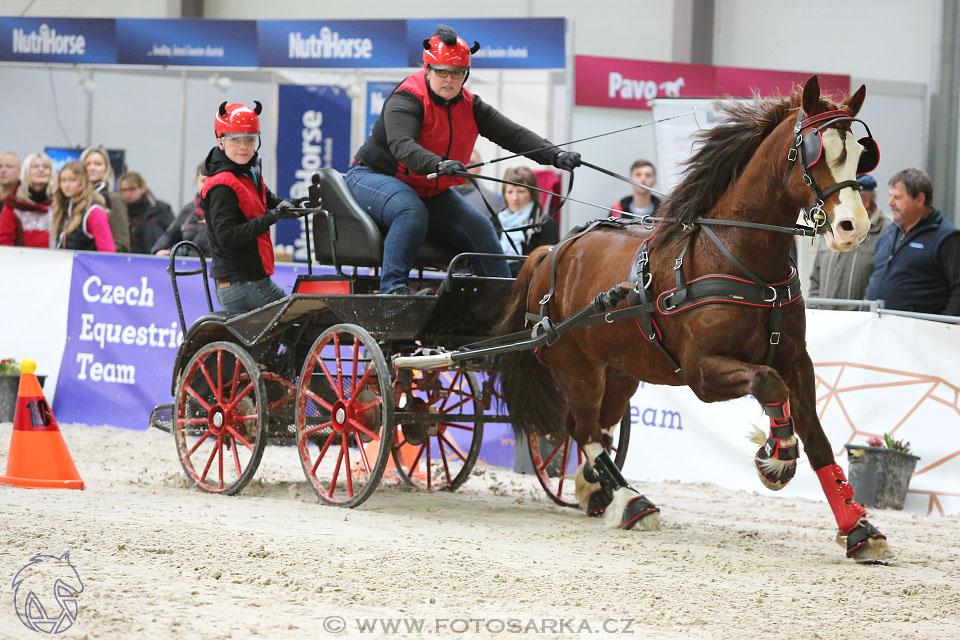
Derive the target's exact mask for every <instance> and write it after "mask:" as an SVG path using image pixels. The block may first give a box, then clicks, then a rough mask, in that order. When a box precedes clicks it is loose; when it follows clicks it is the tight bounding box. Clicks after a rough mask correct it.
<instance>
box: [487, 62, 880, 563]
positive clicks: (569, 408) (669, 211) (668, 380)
mask: <svg viewBox="0 0 960 640" xmlns="http://www.w3.org/2000/svg"><path fill="white" fill-rule="evenodd" d="M865 95H866V89H865V87H863V86H861V87H860V89H859V90H858V91H857V92H856V93H855V94H854V95H853V96H851V97H849V98H848V99H846V100H844V101H843V102H842V103H839V104H837V103H834V102H833V101H831V100H829V99H827V98H825V97H821V96H820V88H819V84H818V83H817V79H816V77H815V76H814V77H813V78H811V79H809V80H808V81H807V82H806V84H805V86H804V89H803V91H802V93H794V94H793V95H791V96H790V97H788V98H785V99H765V100H756V101H754V102H752V103H749V104H744V103H731V104H728V105H725V107H724V109H725V112H726V115H727V120H726V121H725V122H723V123H721V124H720V125H718V126H717V127H715V128H714V129H711V130H709V131H706V132H704V133H702V134H701V140H700V146H699V148H698V150H697V151H696V152H695V153H694V155H693V157H692V158H691V160H690V161H689V162H688V165H687V170H686V173H685V177H684V179H683V181H682V182H681V183H680V184H679V185H678V186H677V188H676V189H675V190H674V191H673V193H672V194H671V195H670V196H669V197H668V198H667V199H666V200H665V202H664V204H663V207H662V208H661V209H660V215H661V216H662V218H664V219H665V220H664V219H660V220H659V221H658V222H657V223H656V225H655V227H654V228H653V229H650V228H649V227H652V226H653V225H652V224H650V225H646V226H647V227H648V228H646V229H645V228H644V225H626V226H621V227H620V228H616V227H615V226H613V225H599V226H596V227H595V228H593V229H591V230H589V232H587V233H583V234H582V235H580V236H579V237H577V238H576V239H575V240H569V239H568V240H566V241H564V242H562V243H561V244H559V245H557V246H556V247H553V248H548V247H541V248H539V249H537V250H535V251H534V252H533V253H532V254H531V256H530V257H529V259H528V260H527V262H526V263H525V264H524V266H523V269H522V270H521V272H520V274H519V277H518V278H517V282H516V284H515V286H514V289H513V290H512V293H511V297H510V299H509V301H508V304H507V307H506V310H505V312H504V315H503V317H502V319H501V323H500V325H499V329H500V331H501V332H502V333H506V332H510V331H518V330H522V329H523V327H524V326H525V325H526V324H527V323H528V321H529V319H530V318H534V319H542V318H543V317H544V316H545V317H548V318H549V319H551V321H552V323H553V324H554V325H555V324H556V322H557V321H559V320H561V319H564V318H568V317H570V316H571V315H572V314H574V313H576V312H577V311H579V310H581V309H583V308H584V307H585V306H586V305H588V304H590V303H591V301H592V300H593V299H594V297H595V296H596V295H597V294H598V293H600V292H602V291H606V290H607V289H610V288H611V287H615V286H616V285H617V283H620V282H621V281H625V280H628V278H629V276H628V274H631V275H632V276H633V277H632V278H629V279H630V281H631V282H636V281H639V284H636V285H634V289H635V291H634V293H633V294H632V295H631V298H630V299H628V300H627V301H624V302H621V303H619V305H618V307H617V309H618V310H620V309H624V308H625V307H626V306H627V305H633V309H634V310H635V311H636V313H631V312H624V313H621V314H620V316H619V317H623V316H624V315H627V316H632V319H631V321H629V322H600V323H594V324H591V325H589V326H584V327H581V328H576V329H573V330H572V331H569V332H568V333H565V334H563V335H562V337H560V338H559V339H558V340H556V341H555V342H551V344H550V346H548V347H545V348H542V349H539V350H537V351H536V352H530V351H518V352H511V353H507V354H503V355H500V356H498V357H497V358H496V361H495V365H494V369H495V374H496V375H497V376H498V378H499V380H500V385H501V391H502V393H503V397H504V400H505V401H506V403H507V406H508V408H509V410H510V414H511V416H512V419H513V421H514V425H515V427H516V428H517V429H518V430H520V431H523V432H527V433H539V434H542V435H545V436H547V437H548V438H551V439H557V438H558V437H566V436H567V435H568V434H569V435H572V436H573V438H574V439H575V440H576V441H577V442H578V443H579V444H580V446H581V449H582V450H583V451H584V452H585V453H586V460H587V462H586V463H585V464H584V466H582V467H581V468H580V469H579V470H578V473H577V497H578V499H579V501H580V504H581V506H582V507H584V508H585V509H586V510H587V512H588V513H589V514H591V515H596V514H599V513H604V512H605V519H607V521H608V523H609V524H610V525H611V526H619V527H622V528H627V529H629V528H634V527H636V528H638V529H656V528H658V518H659V513H658V512H659V510H658V509H657V508H656V507H655V506H654V505H653V503H652V502H650V501H649V500H648V499H647V498H645V497H644V496H642V495H640V494H639V493H638V492H637V491H636V490H634V489H633V488H632V487H630V486H629V484H627V482H626V481H625V480H624V479H623V477H622V475H620V473H619V469H618V468H617V467H616V465H614V464H613V463H612V462H611V460H610V457H609V455H608V450H609V446H610V438H611V434H612V431H613V427H614V426H615V425H617V424H619V422H620V419H621V417H622V416H623V414H624V411H625V409H626V408H627V407H628V403H629V401H630V398H631V397H632V396H633V394H634V392H635V391H636V389H637V386H638V384H639V382H640V381H641V380H642V381H646V382H649V383H653V384H664V385H688V386H689V387H690V388H691V389H693V391H694V392H695V393H696V394H697V396H698V397H699V398H700V399H701V400H702V401H704V402H718V401H721V400H729V399H732V398H738V397H741V396H744V395H747V394H752V395H753V396H754V397H756V398H757V399H758V400H759V401H760V403H761V406H762V408H763V410H764V412H765V413H766V414H767V416H768V417H769V418H770V435H769V437H768V438H764V437H763V434H762V433H761V434H760V442H759V444H762V445H763V446H762V447H761V448H760V449H759V450H758V451H757V454H756V456H755V463H756V467H757V471H758V473H759V475H760V478H761V481H762V482H763V483H764V484H765V485H766V486H767V487H769V488H771V489H774V490H777V489H780V488H782V487H783V486H784V485H785V484H786V483H787V482H789V481H790V479H791V478H792V477H793V474H794V472H795V469H796V458H797V455H798V449H799V444H798V443H797V436H799V438H800V441H801V442H802V443H803V446H804V447H805V449H806V453H807V457H808V458H809V460H810V464H811V466H812V467H813V469H814V470H815V471H816V473H817V476H818V477H819V479H820V482H821V485H822V486H823V489H824V493H825V495H826V497H827V501H828V502H829V504H830V507H831V509H832V510H833V513H834V516H835V517H836V520H837V523H838V525H839V528H840V534H839V535H840V536H844V537H846V544H847V555H848V556H849V557H852V558H854V559H856V560H875V559H879V558H883V557H886V556H887V555H889V553H888V550H887V544H886V539H885V537H884V536H883V535H882V534H881V533H880V532H879V531H877V530H876V529H875V528H874V527H873V526H872V525H870V523H869V522H867V520H866V519H865V515H866V512H865V511H864V509H863V508H862V507H861V506H860V505H859V504H858V503H856V502H854V501H853V491H852V489H851V488H850V486H849V484H848V483H847V481H846V479H845V478H844V474H843V470H842V469H841V468H840V467H839V466H838V465H836V464H835V462H834V458H833V453H832V448H831V446H830V443H829V442H828V441H827V438H826V436H825V434H824V432H823V428H822V427H821V425H820V421H819V419H818V417H817V413H816V408H815V404H816V398H815V394H814V372H813V365H812V363H811V361H810V357H809V355H808V354H807V349H806V342H805V331H806V326H805V318H804V305H803V299H802V297H801V296H800V292H799V278H798V277H797V275H796V270H795V269H794V268H793V267H792V260H791V258H790V257H789V256H790V248H791V243H792V242H793V236H792V235H790V234H789V233H784V231H792V230H793V228H794V224H795V223H796V220H797V216H798V213H799V212H800V211H801V210H804V211H807V212H810V213H811V215H812V220H813V221H814V224H815V225H816V226H819V227H820V231H821V232H825V233H826V235H827V241H828V243H829V244H830V245H831V246H832V247H833V248H835V249H837V250H849V249H852V248H854V247H856V246H857V243H858V242H859V241H861V240H862V239H863V238H864V237H865V235H866V233H867V230H868V227H869V222H868V217H867V212H866V211H865V210H864V208H863V205H862V204H861V200H860V197H859V194H858V193H857V191H856V189H857V188H858V187H857V185H856V181H855V179H856V175H857V173H861V172H863V171H870V170H872V168H873V167H874V166H875V165H876V163H875V159H876V158H875V156H877V154H878V152H877V149H876V146H875V143H874V142H873V140H872V138H869V137H868V138H863V139H861V140H860V141H859V143H858V140H857V139H856V138H855V137H854V136H853V134H852V131H851V126H852V124H853V122H854V121H855V120H854V119H855V116H856V115H857V112H858V111H859V110H860V107H861V105H862V103H863V99H864V96H865ZM857 122H859V121H857ZM868 132H869V130H868ZM861 143H862V144H861ZM868 156H870V157H869V158H868ZM871 160H873V162H871ZM710 220H715V221H716V220H721V221H736V222H745V223H747V225H746V226H731V225H721V224H717V223H713V224H710V223H709V221H710ZM756 223H759V224H760V225H775V226H778V227H780V229H779V230H777V229H771V228H769V227H760V226H758V225H757V224H756ZM788 228H789V229H788ZM554 254H556V255H554ZM551 263H555V264H551ZM631 267H633V269H631ZM704 276H707V277H704ZM688 283H689V285H688ZM625 284H626V283H625ZM694 285H696V286H697V287H700V288H699V289H696V287H695V286H694ZM688 287H689V288H688ZM638 294H639V295H638ZM544 298H546V300H544ZM541 303H544V304H541ZM644 309H647V310H648V313H647V314H646V315H644V314H643V313H642V311H643V310H644ZM681 311H682V313H681ZM531 314H532V315H531ZM615 317H616V316H609V317H608V319H614V318H615ZM638 328H640V329H641V331H637V329H638ZM678 459H679V456H678ZM678 464H680V463H679V462H678Z"/></svg>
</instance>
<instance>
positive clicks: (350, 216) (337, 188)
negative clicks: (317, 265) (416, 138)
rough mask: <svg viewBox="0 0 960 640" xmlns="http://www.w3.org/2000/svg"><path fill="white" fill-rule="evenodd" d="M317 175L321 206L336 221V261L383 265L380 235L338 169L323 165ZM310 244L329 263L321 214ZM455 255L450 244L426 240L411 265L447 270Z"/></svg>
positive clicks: (327, 233) (327, 238)
mask: <svg viewBox="0 0 960 640" xmlns="http://www.w3.org/2000/svg"><path fill="white" fill-rule="evenodd" d="M318 173H319V174H320V187H321V191H320V194H321V198H322V202H321V206H322V207H323V208H324V209H325V210H326V211H329V212H330V213H331V215H332V216H333V218H334V220H335V221H336V230H337V243H336V245H337V246H336V251H337V261H338V262H339V263H340V264H347V265H351V266H356V267H379V266H381V265H382V264H383V234H382V233H381V231H380V228H379V227H378V226H377V223H376V222H374V221H373V218H371V217H370V215H369V214H368V213H367V212H366V211H364V209H363V207H361V206H360V203H358V202H357V201H356V200H355V199H354V197H353V194H352V193H350V189H348V188H347V183H346V182H345V181H344V179H343V176H342V175H341V174H340V172H339V171H337V170H335V169H332V168H329V167H324V168H322V169H320V170H319V171H318ZM313 247H314V251H315V252H316V255H317V260H318V261H319V262H321V263H323V264H332V263H333V256H332V255H331V253H330V229H329V226H328V225H327V224H326V223H325V221H324V220H323V218H322V217H321V216H314V219H313ZM455 255H456V252H455V251H453V250H452V249H450V248H449V247H446V246H443V245H440V244H438V243H435V242H431V241H429V240H428V241H427V242H425V243H424V244H423V245H421V246H420V249H419V250H418V251H417V257H416V258H415V259H414V267H417V268H421V267H434V268H437V269H446V267H447V265H449V264H450V261H451V260H452V259H453V257H454V256H455Z"/></svg>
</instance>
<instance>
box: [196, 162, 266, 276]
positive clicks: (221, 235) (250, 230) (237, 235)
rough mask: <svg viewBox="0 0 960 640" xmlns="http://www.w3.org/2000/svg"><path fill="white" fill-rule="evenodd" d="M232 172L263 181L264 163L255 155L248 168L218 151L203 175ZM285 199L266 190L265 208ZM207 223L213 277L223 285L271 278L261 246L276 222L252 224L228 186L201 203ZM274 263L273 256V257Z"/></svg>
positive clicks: (261, 219) (216, 188) (213, 190)
mask: <svg viewBox="0 0 960 640" xmlns="http://www.w3.org/2000/svg"><path fill="white" fill-rule="evenodd" d="M223 171H229V172H231V173H233V174H234V175H235V176H237V177H238V178H243V177H250V175H251V172H253V173H254V175H256V176H257V178H256V179H257V180H262V177H260V159H259V158H258V157H257V155H256V154H254V156H253V158H252V159H251V160H250V162H248V163H247V164H245V165H239V164H237V163H235V162H233V161H232V160H230V159H229V158H227V155H226V154H225V153H224V152H223V151H221V150H220V149H219V148H218V147H214V148H213V149H211V150H210V153H208V154H207V158H206V160H204V163H203V171H202V173H203V175H205V176H213V175H216V174H218V173H221V172H223ZM280 202H281V199H280V198H278V197H277V196H275V195H274V194H273V193H272V192H271V191H270V190H269V189H267V190H266V201H265V202H264V206H265V207H266V209H267V211H269V210H270V209H273V208H275V207H276V206H277V205H278V204H280ZM200 206H201V207H203V212H204V217H205V218H206V220H207V238H208V240H209V242H210V253H211V255H212V256H213V260H212V263H213V264H212V265H211V267H210V274H211V275H212V276H213V277H214V278H215V279H217V280H220V281H223V282H238V281H248V280H262V279H263V278H265V277H267V272H266V271H265V270H264V266H263V262H262V257H261V256H260V251H259V247H258V243H257V238H259V237H260V236H261V235H263V234H264V233H267V232H268V231H269V230H270V225H271V224H273V223H274V222H275V221H276V218H275V217H273V216H269V215H263V216H257V217H256V218H253V219H251V220H248V219H247V217H246V216H245V215H243V211H242V210H241V209H240V200H239V198H237V194H236V192H235V191H234V190H233V189H231V188H230V187H228V186H226V185H215V186H214V187H213V188H211V189H210V190H209V191H207V192H206V195H205V196H204V198H203V199H202V200H201V201H200ZM270 260H271V261H272V260H273V256H270Z"/></svg>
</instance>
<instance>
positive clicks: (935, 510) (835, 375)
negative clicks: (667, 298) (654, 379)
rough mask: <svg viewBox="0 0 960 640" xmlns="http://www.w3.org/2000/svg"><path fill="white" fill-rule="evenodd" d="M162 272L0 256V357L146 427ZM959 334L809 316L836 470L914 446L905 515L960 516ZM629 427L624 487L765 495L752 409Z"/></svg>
mask: <svg viewBox="0 0 960 640" xmlns="http://www.w3.org/2000/svg"><path fill="white" fill-rule="evenodd" d="M178 262H180V260H178ZM183 262H184V263H185V264H186V260H183ZM167 265H168V260H167V259H165V258H157V257H153V256H139V255H126V254H122V255H106V254H96V253H72V252H67V251H54V252H51V251H45V250H39V249H23V248H11V247H0V273H4V274H5V277H4V278H3V279H2V282H0V300H2V301H3V303H4V305H5V313H4V314H3V315H2V317H0V357H3V358H6V357H11V356H13V357H16V358H18V359H22V358H25V357H31V358H33V359H35V360H36V361H37V363H38V371H37V372H38V373H39V374H46V375H47V376H48V378H47V383H46V389H45V391H46V395H47V398H48V400H50V401H51V402H52V403H53V409H54V413H55V414H56V416H57V418H58V420H59V421H60V422H78V423H84V424H88V425H112V426H117V427H123V428H128V429H145V428H147V424H148V418H149V415H150V410H151V409H152V408H153V407H154V406H155V405H157V404H161V403H165V402H169V401H171V400H172V396H171V391H170V375H171V369H172V367H173V359H174V355H175V354H176V350H177V346H178V345H179V343H180V341H181V340H182V334H181V331H180V326H179V321H178V319H177V309H176V305H175V303H174V298H173V292H172V289H171V287H170V278H169V276H168V275H167V273H166V268H167ZM305 271H306V268H305V267H304V266H294V265H278V266H277V273H276V274H275V275H274V279H275V280H276V281H277V283H278V284H280V286H282V287H284V288H285V289H286V290H287V291H289V290H290V289H291V288H292V286H293V282H294V281H295V279H296V276H297V275H298V274H299V273H304V272H305ZM181 297H182V300H183V302H184V315H185V316H186V319H187V323H188V324H189V323H190V322H191V321H192V320H193V319H195V318H196V317H198V316H200V315H201V314H202V313H204V312H206V302H205V299H204V294H203V287H202V284H201V282H200V279H199V277H192V278H183V279H182V280H181ZM214 304H215V305H216V300H214ZM958 334H960V326H958V325H950V324H944V323H937V322H929V321H926V320H918V319H913V318H905V317H899V316H894V315H883V316H880V315H877V314H875V313H868V312H855V311H826V310H824V311H821V310H808V311H807V342H808V347H809V350H810V355H811V358H812V359H813V362H814V365H815V367H816V375H817V409H818V412H819V414H820V417H821V421H822V422H823V425H824V429H825V430H826V433H827V436H828V437H829V438H830V441H831V443H832V444H833V446H834V452H835V455H836V456H837V459H838V462H839V464H840V465H841V466H843V467H846V456H845V453H844V448H843V444H844V443H848V442H852V443H860V444H862V443H865V442H866V439H867V438H868V437H869V436H871V435H882V434H884V433H891V434H892V435H893V436H894V437H896V438H899V439H904V440H908V441H909V442H910V443H911V447H912V450H913V452H914V453H915V454H916V455H919V456H920V458H921V459H920V462H919V464H918V465H917V471H916V473H915V474H914V477H913V480H912V482H911V486H910V494H909V495H908V497H907V504H906V509H908V510H911V511H915V512H918V513H928V514H947V515H950V514H958V513H960V371H958V370H957V367H956V363H957V362H960V340H958V338H960V335H958ZM638 339H639V335H638ZM631 417H632V436H631V440H630V451H629V455H628V457H627V461H626V464H625V467H624V474H625V475H626V477H628V478H630V479H634V480H641V481H653V482H659V481H664V480H681V481H684V482H712V483H715V484H718V485H720V486H724V487H727V488H730V489H738V490H746V491H767V490H766V489H764V488H763V487H762V485H761V484H760V481H759V479H758V478H757V475H756V472H755V471H754V467H753V454H754V451H755V449H756V446H755V445H753V444H751V443H750V442H748V441H747V439H746V437H747V435H748V433H749V431H750V429H752V425H756V426H758V427H760V428H761V429H762V430H763V431H764V432H766V423H767V420H766V418H765V417H764V415H763V413H762V412H761V410H760V407H759V405H758V404H757V402H756V401H755V400H754V399H752V398H741V399H739V400H733V401H730V402H722V403H714V404H704V403H701V402H700V401H699V400H698V399H697V398H696V396H695V395H694V394H693V393H692V392H691V391H690V390H689V389H688V388H686V387H662V386H653V385H642V386H641V388H640V389H639V390H638V392H637V394H636V395H635V396H634V398H633V400H632V402H631ZM513 445H514V441H513V434H512V431H511V430H510V428H509V427H507V426H504V425H488V426H487V428H486V430H485V434H484V448H483V452H482V454H481V457H482V459H483V460H484V461H486V462H487V463H489V464H495V465H500V466H511V464H512V461H513ZM807 467H808V465H807V463H806V460H805V458H804V456H801V462H800V471H799V472H798V473H797V476H796V478H795V479H794V481H793V482H792V483H791V484H790V485H788V486H787V487H786V488H785V489H783V490H782V491H781V492H780V493H779V494H778V495H782V496H789V497H798V496H800V497H806V498H812V499H816V500H822V496H823V493H822V491H821V489H820V486H819V483H818V481H817V479H816V476H815V475H814V474H813V473H810V472H809V469H807Z"/></svg>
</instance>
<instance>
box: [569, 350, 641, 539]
mask: <svg viewBox="0 0 960 640" xmlns="http://www.w3.org/2000/svg"><path fill="white" fill-rule="evenodd" d="M554 376H555V379H556V380H557V382H558V383H559V384H560V386H561V387H563V388H564V390H565V391H567V393H566V397H567V398H568V399H569V402H570V414H571V417H572V419H573V422H574V429H573V436H574V439H575V440H576V441H577V442H578V443H580V448H581V449H582V450H583V452H584V454H585V455H586V458H587V463H588V464H584V465H583V466H582V467H581V469H580V470H579V471H578V476H580V475H582V479H581V480H580V481H579V482H578V485H579V487H578V488H580V489H581V491H580V492H578V497H579V496H580V495H586V496H587V497H588V500H589V499H590V498H592V499H593V501H594V504H595V506H596V505H599V504H600V502H601V501H603V498H602V497H600V496H597V494H596V492H595V490H594V491H591V490H590V489H592V488H593V487H594V486H599V487H600V488H602V490H603V492H604V494H605V495H606V498H607V499H608V500H609V503H608V505H606V507H605V510H604V512H603V514H604V522H605V523H606V524H607V525H608V526H610V527H619V528H621V529H634V528H636V529H641V530H657V529H659V512H660V510H659V509H658V508H657V507H656V506H654V504H653V503H652V502H650V501H649V500H648V499H647V498H645V497H644V496H643V495H641V494H640V492H639V491H637V490H636V489H634V488H633V487H631V486H630V484H629V483H628V482H627V481H626V479H624V477H623V475H622V474H621V473H620V469H618V468H617V465H616V464H615V463H614V462H613V459H612V458H611V457H610V454H609V453H608V452H607V448H608V446H609V445H608V442H607V441H609V440H610V432H611V431H612V427H611V426H610V425H615V424H616V423H617V422H619V421H620V418H622V417H623V412H624V408H625V406H626V403H627V402H629V398H630V396H631V395H633V392H634V391H635V390H636V387H637V382H636V381H632V380H630V379H628V378H625V377H624V376H622V375H620V374H619V373H616V372H614V371H612V370H605V369H603V368H601V367H599V366H598V367H596V370H595V371H592V370H591V371H586V370H584V371H583V372H582V373H581V374H580V375H579V376H578V377H577V379H576V380H572V379H570V378H567V377H566V376H564V375H563V374H559V375H558V372H555V373H554ZM587 381H590V384H585V383H586V382H587ZM601 425H606V426H605V427H604V426H601ZM605 430H606V431H607V432H606V433H605V432H604V431H605ZM585 485H589V488H584V487H585ZM584 506H585V507H586V506H589V502H588V504H587V505H584Z"/></svg>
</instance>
